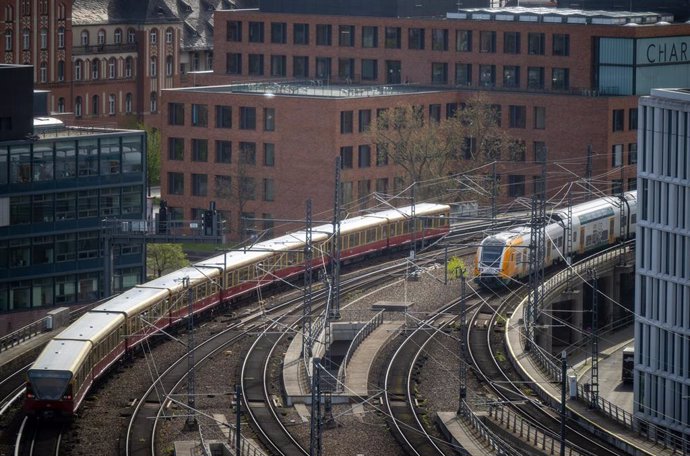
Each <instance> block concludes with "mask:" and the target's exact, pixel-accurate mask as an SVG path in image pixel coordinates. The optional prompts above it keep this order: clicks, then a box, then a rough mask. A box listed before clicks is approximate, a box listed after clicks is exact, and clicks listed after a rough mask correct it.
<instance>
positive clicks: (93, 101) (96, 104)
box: [91, 95, 100, 116]
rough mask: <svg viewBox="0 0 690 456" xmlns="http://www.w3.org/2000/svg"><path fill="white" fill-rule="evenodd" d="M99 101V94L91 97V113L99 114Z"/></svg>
mask: <svg viewBox="0 0 690 456" xmlns="http://www.w3.org/2000/svg"><path fill="white" fill-rule="evenodd" d="M99 103H100V102H99V99H98V95H94V96H93V97H91V114H92V115H94V116H97V115H98V113H99V111H100V109H99V108H98V107H99Z"/></svg>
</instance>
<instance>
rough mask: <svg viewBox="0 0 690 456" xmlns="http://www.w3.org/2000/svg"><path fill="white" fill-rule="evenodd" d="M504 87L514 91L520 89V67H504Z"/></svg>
mask: <svg viewBox="0 0 690 456" xmlns="http://www.w3.org/2000/svg"><path fill="white" fill-rule="evenodd" d="M503 87H505V88H509V89H514V88H517V87H520V67H519V66H504V67H503Z"/></svg>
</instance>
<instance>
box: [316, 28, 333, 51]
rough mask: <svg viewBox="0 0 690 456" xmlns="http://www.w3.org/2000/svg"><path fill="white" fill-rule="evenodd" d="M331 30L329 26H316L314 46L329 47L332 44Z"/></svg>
mask: <svg viewBox="0 0 690 456" xmlns="http://www.w3.org/2000/svg"><path fill="white" fill-rule="evenodd" d="M332 36H333V28H332V27H331V24H316V45H317V46H330V45H331V44H332V39H333V38H332Z"/></svg>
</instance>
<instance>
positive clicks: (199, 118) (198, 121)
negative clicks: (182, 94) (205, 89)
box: [192, 104, 208, 127]
mask: <svg viewBox="0 0 690 456" xmlns="http://www.w3.org/2000/svg"><path fill="white" fill-rule="evenodd" d="M192 127H208V106H207V105H202V104H192Z"/></svg>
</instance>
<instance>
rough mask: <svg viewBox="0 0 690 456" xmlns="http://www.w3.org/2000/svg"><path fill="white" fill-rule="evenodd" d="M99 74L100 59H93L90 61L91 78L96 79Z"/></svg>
mask: <svg viewBox="0 0 690 456" xmlns="http://www.w3.org/2000/svg"><path fill="white" fill-rule="evenodd" d="M100 76H101V61H100V60H98V59H93V60H92V61H91V79H94V80H96V79H98V78H99V77H100Z"/></svg>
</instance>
